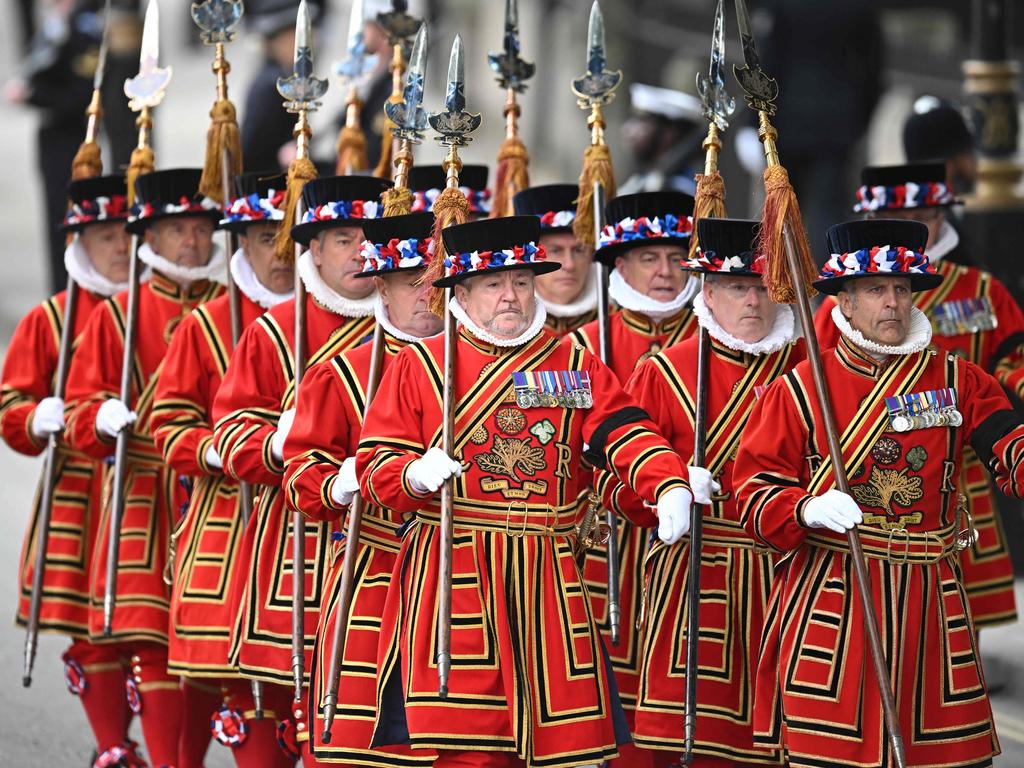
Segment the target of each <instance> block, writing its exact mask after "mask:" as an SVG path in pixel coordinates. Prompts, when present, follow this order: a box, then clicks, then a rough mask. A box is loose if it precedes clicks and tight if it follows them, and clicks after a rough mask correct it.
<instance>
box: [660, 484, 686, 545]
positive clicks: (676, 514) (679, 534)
mask: <svg viewBox="0 0 1024 768" xmlns="http://www.w3.org/2000/svg"><path fill="white" fill-rule="evenodd" d="M692 505H693V494H691V493H690V492H689V491H688V490H686V489H685V488H672V489H670V490H668V491H666V492H665V493H663V494H662V495H661V498H660V499H658V538H659V539H661V540H662V541H664V542H665V543H666V544H675V543H676V542H677V541H679V540H680V539H681V538H683V536H685V535H686V534H687V533H689V531H690V507H691V506H692Z"/></svg>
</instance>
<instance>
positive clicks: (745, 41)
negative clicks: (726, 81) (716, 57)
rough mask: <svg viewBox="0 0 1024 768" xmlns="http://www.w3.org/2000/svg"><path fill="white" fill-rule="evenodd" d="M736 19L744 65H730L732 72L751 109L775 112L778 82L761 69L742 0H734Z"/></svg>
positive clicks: (745, 5)
mask: <svg viewBox="0 0 1024 768" xmlns="http://www.w3.org/2000/svg"><path fill="white" fill-rule="evenodd" d="M736 21H737V22H738V23H739V28H740V43H741V44H742V45H743V63H744V66H742V67H738V66H736V65H735V64H733V65H732V73H733V75H735V76H736V81H737V82H738V83H739V84H740V88H742V89H743V91H744V98H745V99H746V102H747V104H748V105H749V106H750V108H751V109H754V110H757V111H758V112H764V113H766V114H768V115H774V114H775V99H777V98H778V97H779V84H778V83H777V82H775V78H774V77H771V76H770V75H769V74H767V73H766V72H765V71H764V70H763V69H761V60H760V59H759V58H758V56H757V45H756V44H755V43H754V32H753V30H752V29H751V27H750V15H749V14H748V13H747V4H746V2H744V0H736Z"/></svg>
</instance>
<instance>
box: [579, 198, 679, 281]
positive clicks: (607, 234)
mask: <svg viewBox="0 0 1024 768" xmlns="http://www.w3.org/2000/svg"><path fill="white" fill-rule="evenodd" d="M605 221H606V222H607V224H605V227H604V229H603V230H602V231H601V237H600V238H599V240H598V243H597V250H596V251H595V252H594V258H595V259H596V260H597V261H600V262H601V263H602V264H605V265H607V266H609V267H613V266H615V259H616V258H617V257H619V256H622V255H623V254H625V253H626V252H627V251H629V250H630V249H632V248H636V247H637V246H640V245H646V244H650V243H652V242H653V243H657V244H664V245H669V244H672V243H677V244H679V245H680V247H682V248H688V247H689V243H690V234H691V233H692V232H693V197H691V196H690V195H688V194H686V193H685V192H638V193H637V194H635V195H622V196H621V197H616V198H613V199H611V200H609V201H608V204H607V205H606V206H605Z"/></svg>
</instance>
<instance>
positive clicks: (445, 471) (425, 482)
mask: <svg viewBox="0 0 1024 768" xmlns="http://www.w3.org/2000/svg"><path fill="white" fill-rule="evenodd" d="M461 475H462V465H461V464H459V462H457V461H456V460H455V459H453V458H451V457H450V456H449V455H448V454H446V453H445V452H444V451H442V450H441V449H440V448H431V449H430V450H429V451H427V452H426V453H424V454H423V458H422V459H416V461H414V462H412V463H411V464H410V465H409V469H408V471H407V472H406V477H408V478H409V485H411V486H412V488H413V490H414V491H416V492H417V493H428V492H429V493H434V492H435V491H436V490H437V489H438V488H440V487H441V486H442V485H444V481H445V480H447V479H448V478H449V477H460V476H461Z"/></svg>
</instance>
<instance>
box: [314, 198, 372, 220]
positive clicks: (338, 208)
mask: <svg viewBox="0 0 1024 768" xmlns="http://www.w3.org/2000/svg"><path fill="white" fill-rule="evenodd" d="M383 215H384V206H383V205H382V204H381V203H380V202H379V201H377V200H334V201H331V202H327V203H323V204H321V205H318V206H316V207H315V208H309V209H308V210H307V211H306V212H305V213H304V214H303V215H302V223H303V224H309V223H310V222H313V221H334V220H335V219H379V218H380V217H381V216H383Z"/></svg>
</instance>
